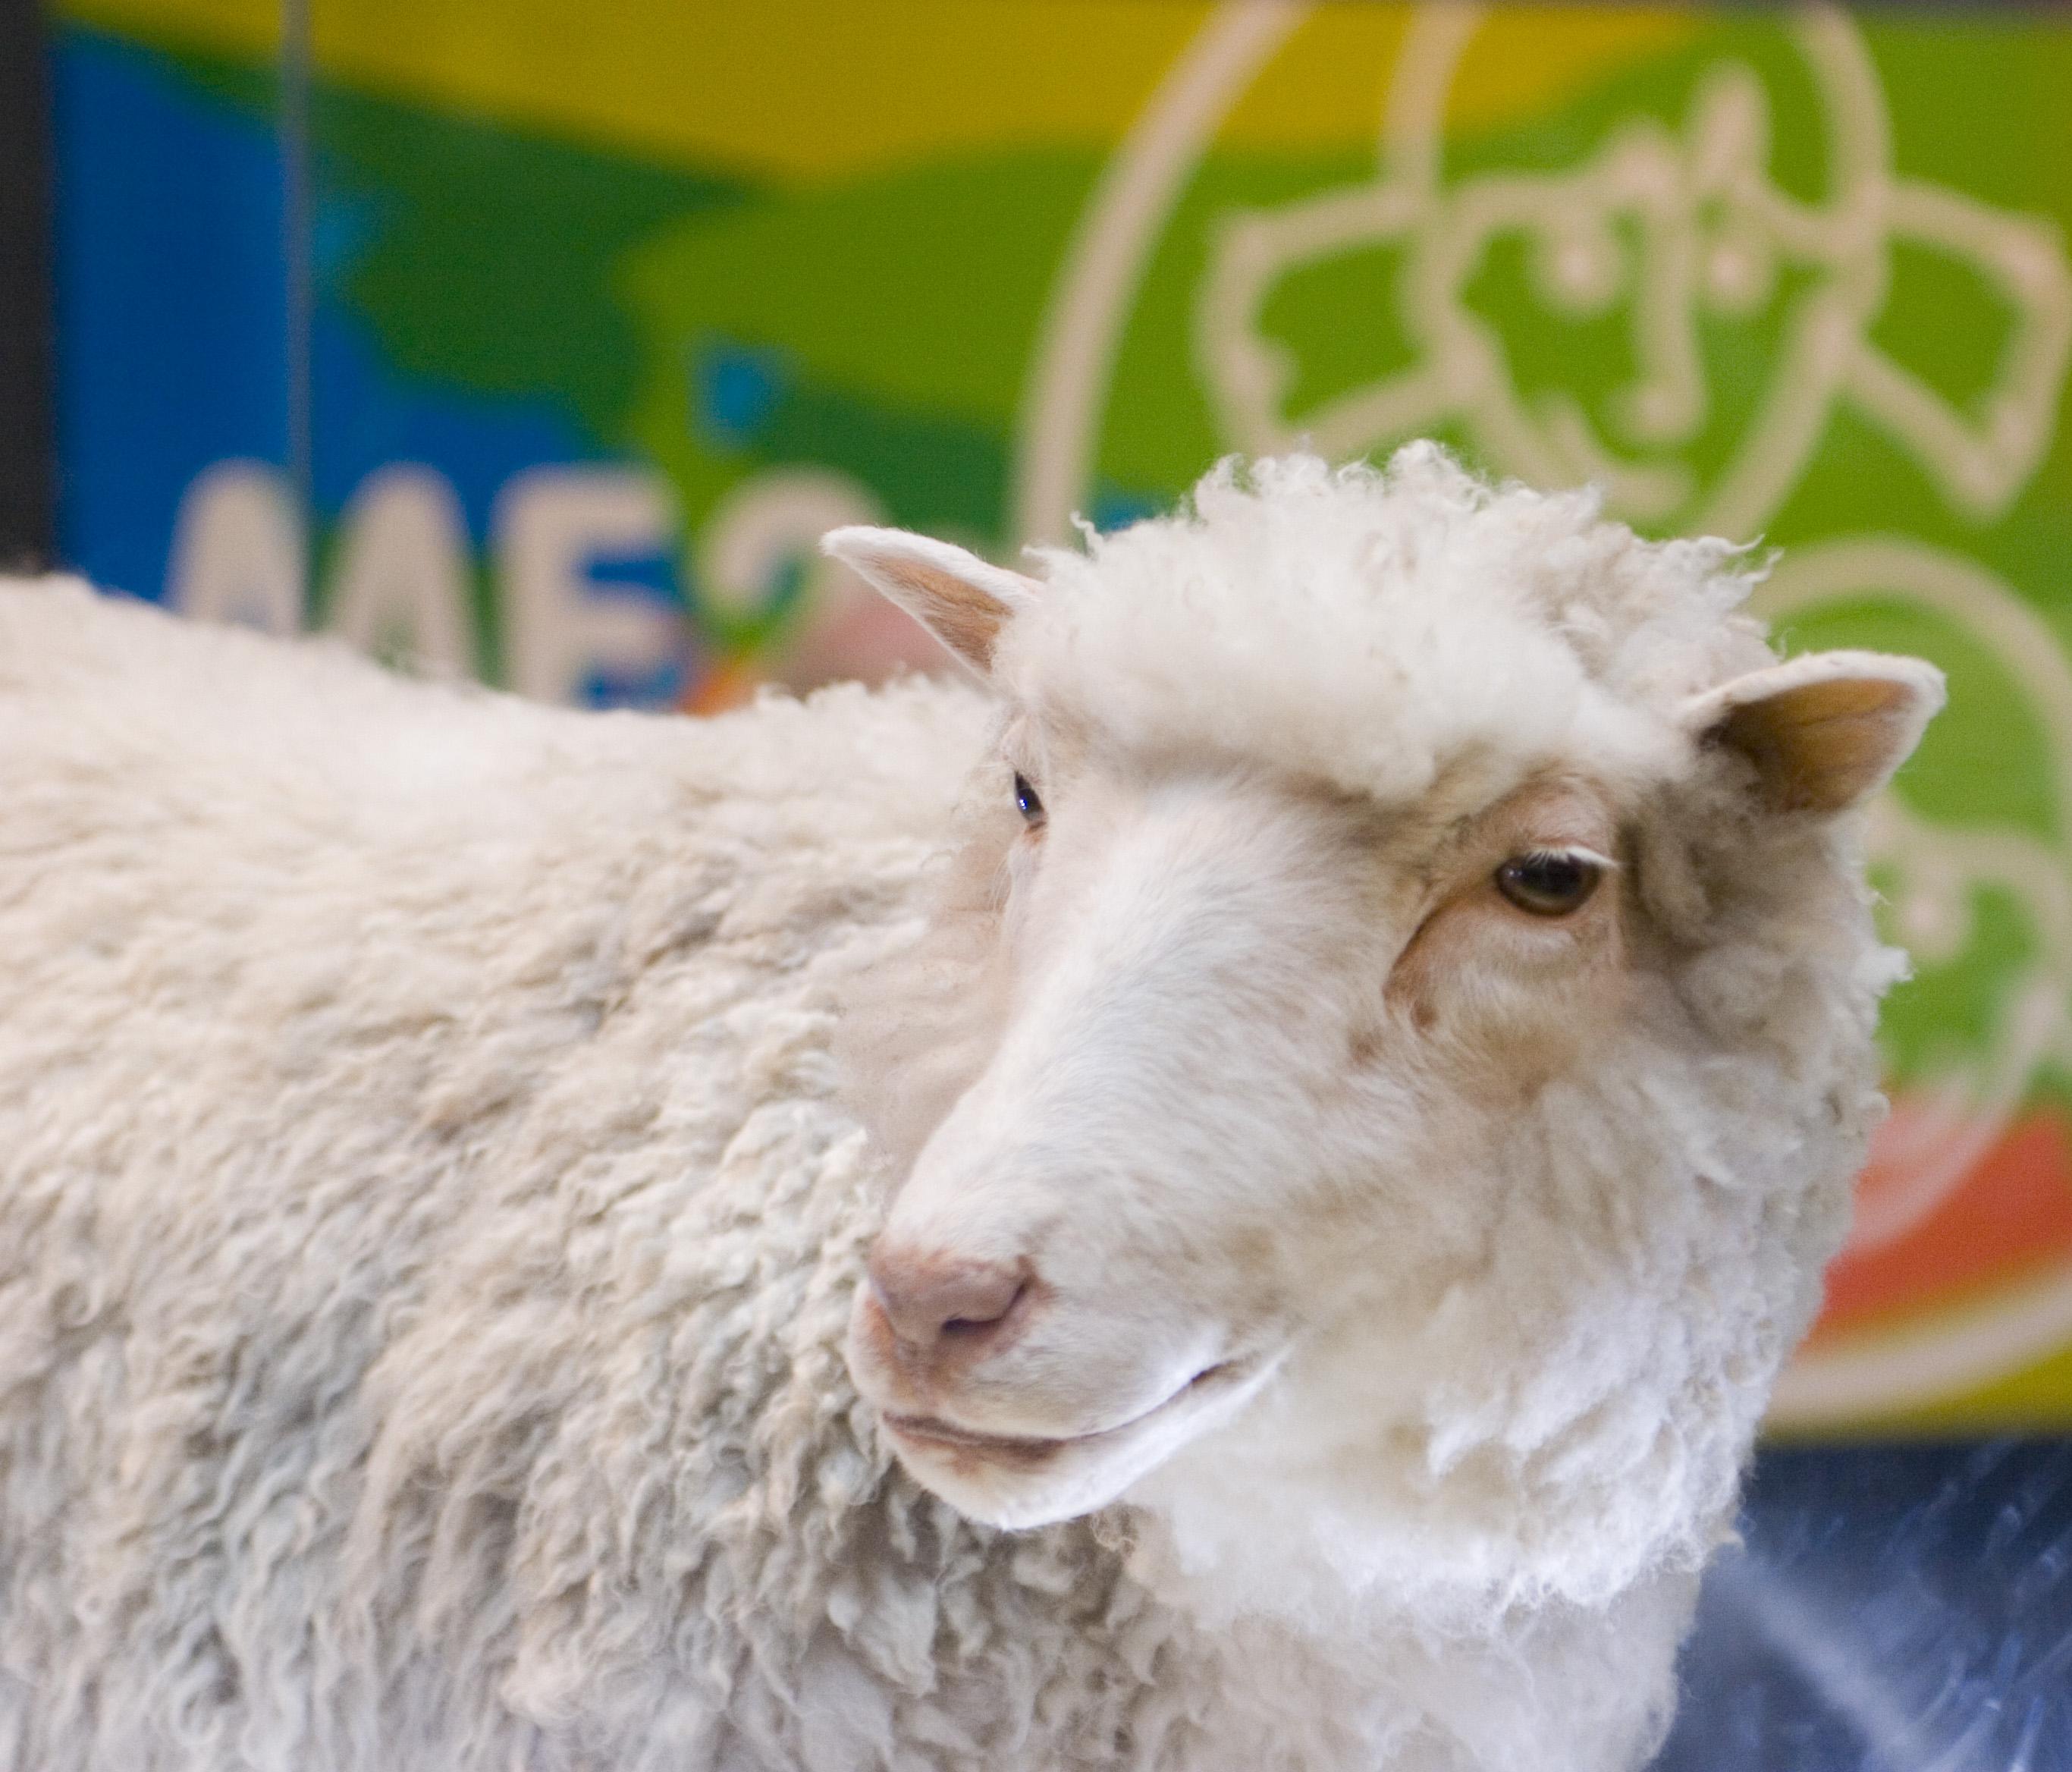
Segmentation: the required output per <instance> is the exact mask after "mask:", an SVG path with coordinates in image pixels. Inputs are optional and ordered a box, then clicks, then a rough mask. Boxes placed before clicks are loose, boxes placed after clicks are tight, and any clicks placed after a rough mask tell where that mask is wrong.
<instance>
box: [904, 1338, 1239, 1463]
mask: <svg viewBox="0 0 2072 1772" xmlns="http://www.w3.org/2000/svg"><path fill="white" fill-rule="evenodd" d="M1251 1364H1252V1363H1251V1362H1249V1361H1244V1360H1234V1359H1233V1360H1223V1361H1221V1362H1219V1363H1218V1364H1216V1365H1214V1366H1210V1367H1204V1368H1203V1369H1202V1371H1198V1372H1197V1373H1196V1374H1195V1375H1194V1376H1193V1377H1192V1378H1190V1379H1188V1380H1187V1382H1186V1383H1184V1384H1182V1386H1181V1387H1180V1388H1178V1390H1177V1391H1174V1392H1172V1393H1171V1395H1170V1396H1167V1397H1166V1398H1165V1400H1163V1401H1162V1402H1158V1403H1154V1404H1152V1406H1151V1407H1150V1408H1148V1409H1146V1410H1145V1411H1144V1412H1142V1413H1141V1414H1140V1415H1133V1416H1131V1417H1130V1418H1129V1419H1128V1420H1127V1421H1122V1422H1118V1423H1117V1424H1116V1425H1115V1426H1113V1427H1112V1428H1102V1429H1097V1430H1096V1432H1094V1433H1080V1434H1065V1435H1061V1436H1059V1437H1054V1438H1051V1437H1042V1436H1039V1435H1026V1434H1010V1433H981V1432H980V1431H979V1430H977V1429H973V1428H966V1427H960V1426H959V1425H957V1424H956V1422H954V1421H946V1420H943V1418H942V1417H941V1416H935V1415H891V1414H887V1415H885V1416H882V1417H881V1419H882V1420H883V1421H884V1423H885V1425H886V1427H887V1428H889V1429H891V1431H892V1433H893V1434H894V1436H895V1437H897V1438H898V1440H899V1441H901V1442H902V1444H906V1445H920V1446H924V1447H927V1448H929V1449H932V1450H935V1451H939V1452H946V1453H950V1454H951V1455H952V1457H956V1458H957V1459H959V1460H960V1462H961V1461H962V1460H963V1459H966V1458H972V1457H976V1458H979V1459H983V1460H985V1461H986V1462H989V1463H992V1464H996V1465H1006V1466H1009V1467H1011V1468H1013V1469H1015V1470H1041V1469H1042V1468H1043V1466H1046V1465H1047V1464H1049V1463H1050V1462H1052V1461H1053V1460H1054V1459H1055V1458H1057V1457H1059V1455H1060V1454H1061V1453H1067V1452H1076V1451H1087V1450H1091V1449H1096V1448H1099V1447H1103V1446H1109V1445H1116V1444H1119V1443H1120V1442H1121V1441H1124V1440H1127V1439H1130V1438H1133V1437H1135V1436H1136V1435H1137V1433H1140V1432H1141V1431H1142V1430H1143V1429H1145V1428H1147V1427H1149V1426H1150V1425H1152V1423H1153V1422H1154V1421H1157V1420H1161V1419H1162V1418H1163V1417H1165V1416H1167V1415H1168V1414H1170V1413H1172V1412H1176V1411H1178V1409H1180V1408H1182V1406H1184V1405H1186V1404H1190V1403H1191V1402H1193V1401H1194V1400H1195V1399H1196V1398H1197V1397H1198V1396H1202V1395H1204V1394H1205V1393H1207V1392H1214V1391H1220V1390H1223V1389H1227V1388H1228V1387H1229V1386H1230V1385H1231V1383H1234V1382H1235V1381H1236V1380H1237V1379H1241V1378H1243V1377H1244V1376H1245V1375H1246V1374H1247V1373H1248V1371H1249V1369H1250V1367H1251Z"/></svg>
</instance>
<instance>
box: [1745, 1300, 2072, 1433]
mask: <svg viewBox="0 0 2072 1772" xmlns="http://www.w3.org/2000/svg"><path fill="white" fill-rule="evenodd" d="M2066 1342H2072V1264H2067V1265H2066V1266H2064V1267H2062V1268H2059V1269H2058V1271H2057V1272H2053V1273H2051V1274H2049V1275H2047V1276H2046V1277H2044V1278H2043V1279H2041V1280H2035V1281H2029V1282H2028V1283H2027V1284H2026V1285H2023V1286H2021V1287H2019V1288H2016V1289H2012V1290H2011V1291H2010V1292H2008V1293H2004V1294H2003V1295H2001V1296H2000V1297H1997V1298H1996V1299H1995V1300H1994V1301H1992V1303H1991V1304H1989V1305H1980V1306H1979V1307H1977V1308H1975V1309H1972V1310H1970V1311H1967V1312H1965V1313H1963V1314H1961V1315H1957V1316H1948V1315H1938V1317H1936V1318H1934V1320H1933V1321H1930V1322H1922V1323H1919V1324H1917V1325H1914V1326H1910V1327H1909V1328H1907V1329H1905V1330H1901V1331H1898V1332H1897V1333H1895V1334H1889V1335H1881V1336H1878V1337H1877V1338H1876V1339H1875V1340H1870V1339H1868V1338H1866V1339H1865V1340H1864V1342H1862V1343H1861V1344H1860V1345H1857V1344H1853V1343H1852V1344H1848V1345H1844V1346H1839V1347H1835V1348H1819V1349H1814V1350H1811V1351H1807V1350H1803V1349H1802V1350H1801V1351H1800V1352H1799V1356H1798V1358H1797V1359H1794V1361H1793V1362H1792V1363H1791V1364H1790V1366H1789V1367H1786V1370H1785V1373H1784V1375H1783V1377H1782V1378H1781V1379H1778V1384H1777V1389H1776V1392H1774V1395H1773V1396H1771V1398H1770V1425H1772V1426H1774V1427H1782V1428H1815V1427H1817V1428H1831V1427H1834V1426H1836V1425H1839V1424H1842V1423H1845V1422H1851V1421H1860V1420H1863V1419H1864V1417H1865V1416H1875V1415H1879V1414H1884V1413H1887V1412H1891V1411H1893V1410H1896V1409H1904V1408H1918V1407H1921V1406H1922V1405H1923V1404H1930V1403H1936V1402H1940V1401H1942V1400H1946V1399H1947V1398H1950V1397H1955V1396H1963V1394H1964V1392H1967V1391H1971V1390H1975V1389H1977V1388H1978V1387H1979V1386H1980V1385H1982V1384H1989V1383H1992V1381H1993V1380H1994V1379H2000V1378H2005V1377H2007V1376H2008V1375H2009V1374H2011V1373H2013V1372H2017V1371H2021V1368H2022V1367H2025V1366H2028V1365H2031V1364H2033V1363H2035V1362H2036V1361H2037V1360H2039V1359H2044V1358H2045V1357H2046V1356H2047V1355H2050V1354H2053V1353H2054V1352H2056V1351H2058V1349H2059V1348H2061V1347H2062V1346H2065V1345H2066Z"/></svg>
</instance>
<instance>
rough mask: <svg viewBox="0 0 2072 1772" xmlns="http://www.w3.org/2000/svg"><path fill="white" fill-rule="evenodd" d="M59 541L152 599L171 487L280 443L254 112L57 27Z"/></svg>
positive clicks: (280, 240)
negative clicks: (214, 467) (226, 461)
mask: <svg viewBox="0 0 2072 1772" xmlns="http://www.w3.org/2000/svg"><path fill="white" fill-rule="evenodd" d="M52 55H53V70H52V72H53V79H52V97H53V108H54V113H55V121H56V132H57V138H58V142H59V144H60V147H59V153H58V157H57V170H56V183H57V210H56V283H57V289H56V306H57V327H56V335H57V378H58V402H57V403H58V455H59V472H60V502H59V534H58V540H59V548H60V553H61V555H62V557H64V560H65V561H66V562H67V563H68V565H72V566H74V567H76V569H79V570H80V571H82V572H84V573H85V574H88V576H89V577H90V578H93V579H94V580H95V581H96V582H98V583H101V584H103V585H105V586H112V587H115V588H117V589H120V590H126V591H129V592H131V593H133V594H135V595H138V596H141V597H147V598H153V599H157V598H162V597H163V595H164V594H165V587H166V567H167V562H168V554H169V549H170V546H171V540H172V537H173V533H174V530H175V523H176V520H177V517H178V515H179V505H180V500H181V498H182V495H183V494H184V493H185V492H186V491H187V488H188V487H189V486H190V485H191V483H193V482H194V480H195V478H196V476H197V475H199V474H200V473H201V472H202V471H203V469H204V468H206V467H208V466H210V465H211V464H212V463H218V462H222V461H224V460H247V461H255V462H261V463H269V464H272V465H273V466H274V467H280V466H281V465H282V464H283V463H285V462H286V457H287V450H288V409H289V407H288V389H289V380H288V375H289V372H288V347H287V319H286V299H285V290H286V261H285V256H284V240H285V234H284V214H283V207H282V196H283V189H284V187H283V183H282V160H281V153H280V147H279V144H278V142H277V139H276V137H275V134H274V131H273V127H272V125H271V124H270V122H269V121H268V119H267V118H266V117H265V116H264V115H263V114H257V113H255V112H254V110H253V109H252V108H250V107H249V106H245V105H240V104H237V103H236V102H234V101H231V100H229V99H228V98H225V97H217V96H216V95H213V94H212V93H210V92H209V91H208V89H207V88H204V87H203V86H201V85H200V84H198V83H195V82H194V81H191V80H176V79H172V78H169V77H167V76H168V68H167V64H166V58H165V57H164V56H162V55H161V54H160V53H159V52H158V51H154V50H151V49H149V48H146V47H141V46H138V45H135V44H131V43H123V42H120V41H117V40H116V39H112V38H109V37H105V36H102V35H97V34H96V33H94V32H91V31H82V30H79V29H76V28H68V29H64V30H62V31H59V32H57V33H56V37H55V47H54V49H53V51H52Z"/></svg>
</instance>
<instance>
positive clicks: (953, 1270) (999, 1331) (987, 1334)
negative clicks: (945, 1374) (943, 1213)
mask: <svg viewBox="0 0 2072 1772" xmlns="http://www.w3.org/2000/svg"><path fill="white" fill-rule="evenodd" d="M870 1285H871V1289H872V1290H873V1291H874V1292H875V1293H877V1295H878V1306H879V1308H880V1309H882V1310H883V1311H884V1313H885V1315H886V1321H887V1322H890V1324H891V1326H892V1333H893V1334H894V1336H895V1337H897V1338H898V1342H899V1343H900V1347H901V1351H902V1353H904V1354H906V1355H908V1356H909V1357H912V1356H914V1355H919V1356H921V1357H923V1359H929V1360H931V1361H932V1360H937V1359H945V1358H948V1357H952V1356H955V1355H965V1356H969V1357H972V1358H976V1357H978V1356H980V1355H982V1354H985V1353H987V1352H990V1351H992V1350H993V1349H994V1348H995V1347H997V1346H998V1345H999V1343H1000V1342H1001V1339H1002V1338H1003V1337H1004V1336H1005V1334H1006V1333H1007V1331H1008V1330H1009V1328H1010V1327H1011V1326H1013V1325H1014V1324H1016V1323H1017V1322H1019V1321H1020V1319H1021V1318H1022V1315H1023V1314H1024V1312H1025V1310H1026V1307H1027V1305H1028V1301H1029V1298H1030V1286H1031V1282H1030V1276H1029V1273H1028V1271H1027V1269H1026V1268H1019V1267H1008V1266H1005V1265H1003V1264H1001V1263H998V1262H992V1261H969V1260H962V1259H960V1258H959V1257H956V1256H944V1255H939V1254H927V1255H923V1254H915V1253H911V1252H906V1251H903V1250H887V1249H885V1248H878V1249H875V1250H873V1251H872V1252H871V1256H870Z"/></svg>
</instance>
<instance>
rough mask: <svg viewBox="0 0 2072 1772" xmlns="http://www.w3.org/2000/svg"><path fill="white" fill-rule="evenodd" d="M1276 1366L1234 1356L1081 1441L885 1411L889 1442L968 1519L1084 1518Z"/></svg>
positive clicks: (1018, 1523)
mask: <svg viewBox="0 0 2072 1772" xmlns="http://www.w3.org/2000/svg"><path fill="white" fill-rule="evenodd" d="M1271 1369H1272V1367H1271V1363H1268V1362H1264V1361H1259V1360H1243V1361H1237V1360H1233V1361H1230V1362H1227V1363H1225V1364H1223V1365H1220V1366H1217V1367H1212V1368H1211V1369H1210V1370H1209V1371H1206V1372H1202V1373H1201V1374H1199V1375H1197V1376H1196V1377H1195V1378H1194V1379H1193V1380H1191V1381H1190V1383H1187V1384H1186V1385H1184V1386H1182V1388H1181V1389H1180V1390H1179V1391H1178V1392H1175V1393H1174V1395H1173V1396H1170V1397H1168V1398H1167V1399H1166V1400H1165V1401H1164V1402H1163V1403H1161V1404H1158V1405H1157V1407H1156V1408H1153V1409H1151V1410H1149V1411H1148V1412H1145V1414H1143V1415H1141V1416H1137V1419H1136V1420H1133V1421H1128V1422H1125V1423H1124V1425H1121V1426H1120V1427H1116V1428H1110V1429H1106V1430H1104V1431H1103V1432H1101V1433H1090V1434H1087V1435H1085V1436H1084V1437H1080V1438H1078V1439H1056V1440H1042V1439H1027V1438H1018V1437H1007V1436H1001V1435H991V1434H986V1433H979V1432H975V1431H972V1430H968V1429H961V1428H959V1427H956V1425H953V1424H951V1423H948V1422H943V1421H939V1420H932V1419H926V1418H920V1417H915V1416H899V1415H893V1414H886V1415H884V1416H882V1417H881V1419H882V1420H883V1423H884V1425H885V1429H886V1437H887V1439H888V1440H889V1441H890V1444H891V1445H892V1447H893V1449H894V1451H895V1452H897V1453H898V1457H899V1462H900V1463H901V1464H902V1465H903V1466H906V1471H907V1473H908V1474H909V1475H911V1477H912V1478H914V1480H915V1482H918V1483H919V1484H920V1485H921V1486H922V1487H923V1488H924V1489H926V1490H929V1491H930V1492H931V1494H935V1495H938V1496H939V1497H940V1498H941V1499H943V1500H944V1501H946V1502H948V1503H949V1504H950V1505H951V1506H952V1507H954V1508H956V1510H957V1511H958V1512H959V1513H960V1514H963V1515H965V1516H966V1517H967V1518H968V1519H973V1520H976V1521H977V1522H978V1523H980V1524H981V1525H986V1526H1000V1527H1008V1528H1009V1529H1026V1528H1028V1527H1038V1526H1049V1525H1053V1524H1054V1523H1057V1522H1058V1521H1059V1520H1066V1519H1078V1518H1079V1517H1080V1516H1081V1515H1086V1514H1091V1513H1094V1512H1096V1511H1098V1510H1100V1508H1103V1507H1107V1506H1108V1503H1111V1502H1113V1501H1115V1500H1117V1499H1120V1497H1121V1496H1122V1495H1123V1494H1124V1491H1126V1490H1128V1488H1129V1487H1130V1486H1131V1485H1132V1484H1133V1483H1135V1482H1137V1481H1138V1480H1139V1479H1140V1478H1143V1477H1144V1476H1145V1475H1146V1474H1149V1472H1151V1471H1153V1470H1156V1469H1157V1467H1158V1466H1161V1465H1162V1464H1163V1463H1164V1462H1165V1461H1166V1460H1167V1459H1168V1458H1170V1457H1172V1456H1173V1455H1174V1453H1176V1452H1178V1451H1179V1450H1180V1449H1181V1448H1182V1447H1183V1446H1185V1445H1187V1444H1188V1443H1189V1442H1190V1441H1193V1440H1194V1439H1195V1438H1196V1437H1198V1436H1199V1435H1201V1434H1203V1433H1207V1432H1208V1431H1209V1430H1210V1429H1211V1428H1214V1427H1216V1426H1218V1425H1220V1424H1221V1423H1223V1422H1224V1421H1227V1420H1229V1419H1230V1417H1231V1416H1232V1415H1233V1414H1235V1412H1237V1411H1238V1410H1239V1409H1240V1408H1243V1407H1244V1404H1245V1402H1246V1401H1247V1400H1248V1399H1249V1398H1250V1397H1252V1396H1253V1395H1255V1394H1256V1392H1257V1391H1258V1390H1259V1388H1260V1386H1261V1385H1262V1384H1263V1383H1264V1382H1265V1381H1266V1379H1267V1378H1268V1375H1269V1374H1270V1371H1271Z"/></svg>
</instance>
